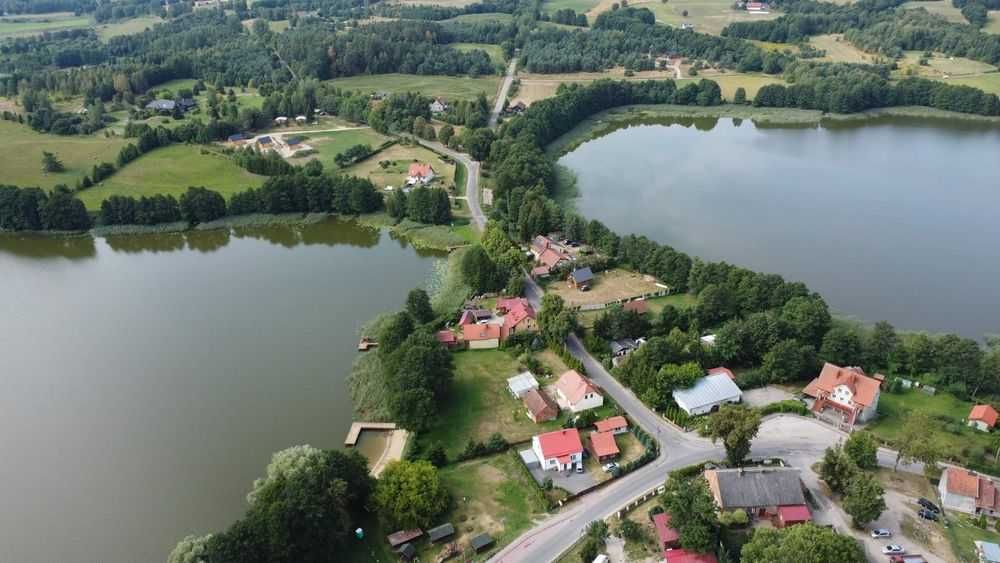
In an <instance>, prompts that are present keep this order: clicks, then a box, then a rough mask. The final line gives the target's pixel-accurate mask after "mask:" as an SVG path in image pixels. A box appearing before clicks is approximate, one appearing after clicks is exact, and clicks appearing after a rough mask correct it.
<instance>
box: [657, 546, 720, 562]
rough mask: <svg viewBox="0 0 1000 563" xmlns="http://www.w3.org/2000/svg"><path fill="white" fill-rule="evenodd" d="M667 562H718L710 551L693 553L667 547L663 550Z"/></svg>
mask: <svg viewBox="0 0 1000 563" xmlns="http://www.w3.org/2000/svg"><path fill="white" fill-rule="evenodd" d="M663 558H664V559H665V560H666V562H667V563H718V560H717V559H716V558H715V555H712V554H711V553H694V552H691V551H688V550H686V549H668V550H666V551H664V552H663Z"/></svg>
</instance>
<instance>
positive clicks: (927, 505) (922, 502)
mask: <svg viewBox="0 0 1000 563" xmlns="http://www.w3.org/2000/svg"><path fill="white" fill-rule="evenodd" d="M917 504H919V505H920V506H922V507H924V508H926V509H927V510H930V511H933V512H937V513H940V512H941V509H940V508H938V505H936V504H934V503H933V502H931V501H929V500H927V499H925V498H923V497H921V498H920V499H919V500H917Z"/></svg>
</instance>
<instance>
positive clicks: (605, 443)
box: [590, 432, 621, 463]
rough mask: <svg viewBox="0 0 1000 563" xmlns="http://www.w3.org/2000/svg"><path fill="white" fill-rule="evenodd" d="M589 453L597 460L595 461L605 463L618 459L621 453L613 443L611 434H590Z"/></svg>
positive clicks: (613, 437)
mask: <svg viewBox="0 0 1000 563" xmlns="http://www.w3.org/2000/svg"><path fill="white" fill-rule="evenodd" d="M590 453H591V454H592V455H593V456H594V457H595V458H597V461H599V462H601V463H605V462H608V461H611V460H613V459H615V458H616V457H618V454H620V453H621V451H620V450H619V449H618V444H617V443H616V442H615V435H614V434H612V433H611V432H591V433H590Z"/></svg>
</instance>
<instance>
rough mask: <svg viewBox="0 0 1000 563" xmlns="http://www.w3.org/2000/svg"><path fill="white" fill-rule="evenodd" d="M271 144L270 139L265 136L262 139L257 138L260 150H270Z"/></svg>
mask: <svg viewBox="0 0 1000 563" xmlns="http://www.w3.org/2000/svg"><path fill="white" fill-rule="evenodd" d="M271 142H272V141H271V137H268V136H267V135H265V136H263V137H257V144H258V145H260V146H261V147H262V148H270V147H271Z"/></svg>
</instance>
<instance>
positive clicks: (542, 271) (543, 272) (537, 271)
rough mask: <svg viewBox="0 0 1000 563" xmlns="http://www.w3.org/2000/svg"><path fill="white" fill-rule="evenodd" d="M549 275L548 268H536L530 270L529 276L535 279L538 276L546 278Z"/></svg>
mask: <svg viewBox="0 0 1000 563" xmlns="http://www.w3.org/2000/svg"><path fill="white" fill-rule="evenodd" d="M549 273H550V271H549V267H548V266H536V267H534V268H532V269H531V276H532V277H535V278H537V277H539V276H547V275H549Z"/></svg>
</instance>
